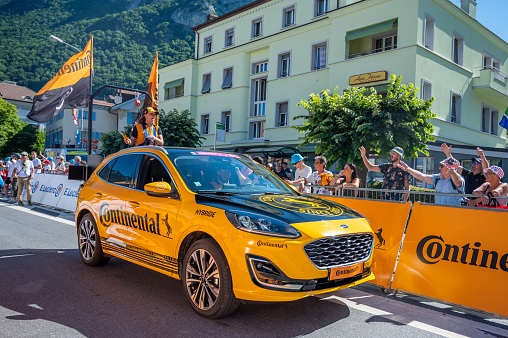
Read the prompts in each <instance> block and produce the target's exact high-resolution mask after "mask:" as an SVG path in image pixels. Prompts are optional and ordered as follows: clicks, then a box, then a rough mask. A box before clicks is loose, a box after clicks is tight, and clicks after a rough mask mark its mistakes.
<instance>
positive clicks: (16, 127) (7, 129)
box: [0, 98, 26, 157]
mask: <svg viewBox="0 0 508 338" xmlns="http://www.w3.org/2000/svg"><path fill="white" fill-rule="evenodd" d="M25 125H26V123H23V122H22V121H21V120H20V119H19V117H18V114H16V106H14V105H13V104H11V103H9V102H7V101H5V100H4V99H1V98H0V156H2V157H5V156H9V155H10V154H11V152H12V151H15V149H10V147H11V146H12V143H11V142H10V141H11V140H12V139H13V137H14V136H15V135H16V134H17V133H18V132H19V131H21V130H22V129H23V127H24V126H25Z"/></svg>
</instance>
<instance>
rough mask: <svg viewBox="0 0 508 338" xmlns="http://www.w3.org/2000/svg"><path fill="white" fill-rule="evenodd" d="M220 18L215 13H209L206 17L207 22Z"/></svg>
mask: <svg viewBox="0 0 508 338" xmlns="http://www.w3.org/2000/svg"><path fill="white" fill-rule="evenodd" d="M218 17H219V16H218V15H217V14H215V13H208V15H207V16H206V22H208V21H212V20H215V19H217V18H218Z"/></svg>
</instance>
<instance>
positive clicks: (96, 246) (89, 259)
mask: <svg viewBox="0 0 508 338" xmlns="http://www.w3.org/2000/svg"><path fill="white" fill-rule="evenodd" d="M78 246H79V255H80V256H81V260H83V262H84V263H85V264H87V265H90V266H100V265H104V264H106V263H107V262H108V261H109V259H110V257H108V256H106V255H105V254H104V252H103V251H102V246H101V238H100V236H99V231H98V230H97V224H95V220H94V218H93V216H92V215H91V214H86V215H85V216H83V218H82V219H81V222H79V228H78Z"/></svg>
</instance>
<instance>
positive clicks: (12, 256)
mask: <svg viewBox="0 0 508 338" xmlns="http://www.w3.org/2000/svg"><path fill="white" fill-rule="evenodd" d="M33 255H34V254H25V255H11V256H0V259H1V258H15V257H25V256H33Z"/></svg>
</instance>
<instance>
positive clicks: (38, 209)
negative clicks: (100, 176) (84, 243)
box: [0, 197, 74, 224]
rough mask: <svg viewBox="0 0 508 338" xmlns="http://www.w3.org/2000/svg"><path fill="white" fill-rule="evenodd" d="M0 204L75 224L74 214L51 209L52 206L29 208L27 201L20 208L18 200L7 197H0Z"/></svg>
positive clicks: (37, 205)
mask: <svg viewBox="0 0 508 338" xmlns="http://www.w3.org/2000/svg"><path fill="white" fill-rule="evenodd" d="M0 203H5V204H8V205H10V206H12V207H16V208H20V209H25V210H27V211H33V212H38V213H41V214H45V215H48V216H51V217H55V218H60V219H64V220H67V221H70V222H72V223H73V224H74V212H69V211H66V210H60V209H56V208H54V207H51V206H48V205H45V204H40V203H33V205H32V206H28V204H27V202H26V201H23V204H24V205H23V206H18V201H17V200H15V199H14V200H13V199H6V198H5V197H0Z"/></svg>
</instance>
